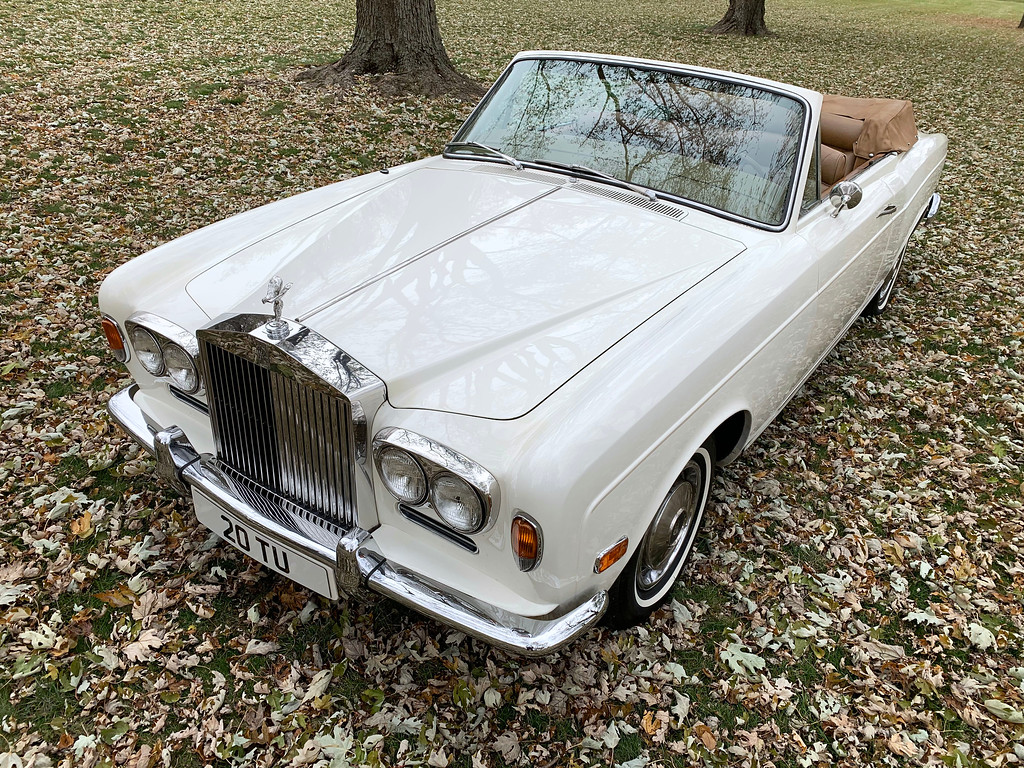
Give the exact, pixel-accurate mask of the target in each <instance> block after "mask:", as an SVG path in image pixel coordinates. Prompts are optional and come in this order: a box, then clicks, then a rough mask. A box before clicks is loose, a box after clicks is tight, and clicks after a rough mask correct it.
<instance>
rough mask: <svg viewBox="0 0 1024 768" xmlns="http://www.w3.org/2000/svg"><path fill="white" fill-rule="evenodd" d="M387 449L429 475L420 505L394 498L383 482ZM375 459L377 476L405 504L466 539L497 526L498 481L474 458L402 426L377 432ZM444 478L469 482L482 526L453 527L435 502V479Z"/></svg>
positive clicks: (374, 447) (374, 442)
mask: <svg viewBox="0 0 1024 768" xmlns="http://www.w3.org/2000/svg"><path fill="white" fill-rule="evenodd" d="M388 448H397V449H400V450H402V451H404V452H405V453H407V454H409V455H411V456H412V457H413V459H414V460H415V461H416V462H417V464H418V465H419V466H420V467H421V468H422V469H423V471H424V473H425V474H426V477H427V494H426V496H425V498H423V499H422V500H421V501H420V503H419V504H410V503H409V502H408V501H407V500H405V499H403V498H400V497H399V496H397V495H395V494H394V493H393V492H392V491H391V489H390V488H389V487H388V484H387V483H386V482H384V480H383V470H382V469H381V455H382V454H383V452H384V451H385V450H387V449H388ZM373 457H374V464H375V466H376V469H377V474H378V476H379V477H381V482H382V483H383V484H384V488H385V489H386V490H387V491H388V493H390V494H391V496H392V497H394V498H396V499H398V501H399V502H401V503H402V504H405V505H407V506H411V507H414V508H416V509H417V510H419V511H421V512H426V513H428V514H431V515H433V516H434V517H436V518H437V520H438V521H440V522H441V524H442V525H444V526H446V527H447V528H449V529H451V530H452V531H455V532H456V533H458V534H461V535H464V536H465V535H470V536H471V535H474V534H480V533H484V532H486V531H488V530H490V528H491V527H492V526H493V525H494V522H495V519H496V517H497V516H496V514H495V512H496V511H497V509H498V508H499V507H500V495H499V490H498V482H497V480H495V479H494V475H492V474H491V473H490V472H488V471H487V470H486V469H484V468H483V467H482V466H481V465H480V464H478V463H477V462H475V461H473V460H472V459H469V458H467V457H465V456H463V455H462V454H460V453H458V452H456V451H453V450H452V449H451V448H449V447H448V446H446V445H444V444H442V443H439V442H437V441H436V440H432V439H431V438H428V437H424V436H423V435H420V434H417V433H415V432H411V431H409V430H407V429H403V428H401V427H385V428H384V429H382V430H381V431H380V432H378V433H377V435H376V436H375V437H374V439H373ZM444 475H453V476H455V477H456V478H458V479H459V480H461V481H462V482H464V483H466V485H468V486H469V488H470V489H471V490H472V491H473V493H474V494H475V495H476V497H477V500H478V501H479V503H480V507H481V515H480V518H481V519H480V523H479V525H477V526H476V527H474V528H472V529H471V530H466V529H463V528H459V527H456V526H454V525H452V524H451V523H450V522H449V521H448V519H446V518H445V517H444V516H442V515H441V513H440V511H439V510H438V509H437V508H436V507H435V503H434V501H433V496H434V487H435V485H434V484H435V480H436V478H438V477H442V476H444Z"/></svg>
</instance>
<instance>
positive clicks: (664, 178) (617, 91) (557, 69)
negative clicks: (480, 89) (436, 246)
mask: <svg viewBox="0 0 1024 768" xmlns="http://www.w3.org/2000/svg"><path fill="white" fill-rule="evenodd" d="M516 66H517V67H525V68H529V69H530V70H532V71H528V72H525V73H524V74H523V76H521V77H518V78H510V79H509V80H508V81H507V82H506V84H505V85H504V86H503V87H502V89H501V90H500V91H499V92H498V94H496V96H495V98H494V99H493V100H492V102H491V103H490V104H489V105H488V107H487V109H486V110H485V112H484V113H483V114H482V115H481V116H480V118H479V119H478V120H477V121H476V124H475V125H474V127H473V129H472V130H471V131H470V134H471V138H472V139H474V140H478V141H483V142H485V143H490V144H493V145H495V146H499V147H501V148H502V149H503V150H505V151H506V152H508V153H510V154H512V155H514V156H515V157H519V158H521V159H525V160H533V159H548V160H553V161H557V162H567V163H578V164H582V165H588V166H591V167H593V168H596V169H598V170H602V171H604V172H606V173H610V174H612V175H613V176H616V177H617V178H620V179H623V180H625V181H631V182H635V183H638V184H644V185H646V186H650V187H653V188H655V189H659V190H662V191H664V192H668V193H671V194H674V195H678V196H680V197H684V198H687V199H690V200H694V201H696V202H700V203H704V204H706V205H710V206H713V207H716V208H720V209H722V210H726V211H729V212H732V213H736V214H739V215H742V216H746V217H749V218H752V219H755V220H757V221H762V222H765V223H771V224H776V223H779V222H781V220H782V218H783V217H784V215H785V209H786V204H787V202H788V198H789V190H790V187H791V185H792V183H793V178H794V171H795V166H796V162H797V150H798V146H799V136H800V132H801V127H802V125H803V108H802V106H801V105H800V104H799V103H798V102H796V101H795V100H794V99H792V98H789V97H787V96H782V95H779V94H775V93H771V92H768V91H764V90H760V89H756V88H752V87H750V86H745V85H740V84H737V83H728V82H723V81H719V80H714V79H711V78H702V77H695V76H683V75H678V74H672V73H668V72H660V71H656V70H644V69H635V68H631V67H626V66H619V65H610V64H599V63H593V62H582V61H560V60H551V59H548V60H540V61H524V62H521V63H520V64H518V65H516ZM506 90H507V91H508V92H507V93H503V91H506Z"/></svg>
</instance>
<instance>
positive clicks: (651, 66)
mask: <svg viewBox="0 0 1024 768" xmlns="http://www.w3.org/2000/svg"><path fill="white" fill-rule="evenodd" d="M523 61H584V62H589V63H593V64H613V65H616V66H621V67H630V68H633V69H637V70H643V71H649V72H666V73H669V74H673V75H685V76H688V77H697V78H703V79H705V80H717V81H718V82H722V83H732V84H735V85H742V86H745V87H747V88H753V89H757V90H762V91H765V92H767V93H773V94H775V95H777V96H783V97H786V98H789V99H792V100H793V101H795V102H797V103H798V104H799V105H800V106H802V107H803V110H804V126H803V135H802V136H800V137H799V145H798V147H797V161H796V163H794V168H793V175H792V177H791V178H790V181H789V199H788V201H787V204H786V214H785V216H783V218H782V222H781V223H779V224H766V223H764V222H762V221H757V220H756V219H751V218H748V217H746V216H741V215H739V214H736V213H730V212H729V211H725V210H722V209H721V208H715V207H714V206H712V205H707V204H705V203H700V202H697V201H696V200H690V199H689V198H686V197H680V196H679V195H674V194H672V193H671V192H664V191H662V190H660V189H657V188H655V187H647V189H650V190H652V191H653V192H654V193H655V194H656V195H657V196H658V198H659V199H662V200H667V201H669V202H673V203H678V204H679V205H684V206H687V207H689V208H695V209H696V210H699V211H704V212H705V213H710V214H712V215H714V216H719V217H721V218H723V219H728V220H729V221H736V222H739V223H740V224H746V225H748V226H751V227H756V228H757V229H762V230H765V231H767V232H784V231H785V230H787V229H788V228H789V226H790V224H792V223H793V217H794V211H796V210H798V209H799V206H798V205H797V198H798V197H799V196H800V195H801V194H802V192H803V190H802V189H800V190H798V189H797V187H799V186H800V185H799V184H798V183H797V179H798V178H802V177H801V174H800V171H801V170H802V169H803V167H804V162H805V161H806V154H807V147H808V142H809V136H810V130H811V119H812V109H811V105H810V103H809V102H808V101H807V99H805V98H804V97H803V96H802V95H800V94H799V93H794V92H792V91H787V90H784V89H782V88H777V87H774V86H772V85H768V84H765V83H763V82H760V81H758V80H757V79H748V78H745V77H743V76H742V75H735V76H729V75H728V74H725V73H720V72H711V71H708V70H703V69H700V68H689V67H685V66H682V65H672V64H668V63H664V64H662V63H656V62H651V61H645V60H642V59H630V58H627V57H616V56H599V55H593V54H583V53H581V54H572V53H567V52H562V51H558V52H552V53H550V54H546V53H543V52H536V51H530V52H529V53H524V54H520V55H518V56H516V57H515V58H514V59H512V61H511V63H509V65H508V66H507V67H505V69H504V71H503V72H502V73H501V75H500V76H499V77H498V79H497V80H495V81H494V85H492V86H491V87H490V88H488V89H487V93H485V94H484V96H483V98H482V99H480V103H479V104H477V105H476V107H474V108H473V111H472V112H471V113H470V114H469V117H467V118H466V120H465V122H463V124H462V125H461V126H459V130H457V131H456V132H455V135H454V136H453V137H452V139H451V141H450V142H449V143H454V142H458V141H464V140H465V137H464V136H463V134H464V133H465V132H466V131H468V130H469V126H470V125H471V124H472V123H474V122H475V121H476V118H477V116H478V115H479V114H480V112H482V111H483V110H484V108H485V107H486V106H487V104H488V103H489V102H490V100H491V97H492V96H493V95H494V94H495V92H497V90H498V88H500V87H501V85H502V84H503V83H504V82H505V80H506V79H507V78H508V76H509V74H510V73H511V71H512V68H513V67H514V66H515V65H516V64H519V63H520V62H523ZM442 156H443V157H446V158H448V159H453V160H466V159H469V158H470V157H472V159H473V160H478V161H482V162H490V163H495V162H497V163H502V164H504V161H503V160H502V159H501V158H498V157H488V156H487V155H484V154H482V153H481V154H479V155H472V156H470V155H467V154H465V153H458V152H448V151H447V150H446V151H444V152H443V153H442ZM516 159H517V160H519V162H521V163H522V164H523V167H525V168H533V169H536V170H546V171H548V172H551V173H559V172H562V173H568V172H567V171H559V170H556V169H552V168H551V167H549V166H544V165H541V164H539V163H533V162H531V161H529V160H523V159H522V158H516ZM579 176H580V177H581V178H586V179H588V180H594V181H599V182H604V183H607V184H614V182H611V181H607V180H603V179H601V178H599V177H597V176H590V175H589V174H579ZM617 181H619V182H620V183H621V184H622V185H623V186H625V185H627V184H629V185H635V186H644V185H642V184H636V182H627V181H624V180H622V179H618V180H617Z"/></svg>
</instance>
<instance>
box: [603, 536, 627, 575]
mask: <svg viewBox="0 0 1024 768" xmlns="http://www.w3.org/2000/svg"><path fill="white" fill-rule="evenodd" d="M628 549H629V539H627V538H626V537H625V536H623V537H622V538H621V539H619V540H618V541H616V542H615V543H614V544H612V545H611V546H610V547H609V548H608V549H606V550H605V551H604V552H602V553H601V554H600V555H598V556H597V560H595V561H594V573H604V572H605V571H607V570H608V569H609V568H611V567H612V566H613V565H615V564H616V563H617V562H619V560H621V559H622V556H623V555H624V554H626V550H628Z"/></svg>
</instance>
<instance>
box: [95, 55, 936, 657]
mask: <svg viewBox="0 0 1024 768" xmlns="http://www.w3.org/2000/svg"><path fill="white" fill-rule="evenodd" d="M945 154H946V138H945V137H944V136H942V135H939V134H923V133H918V132H917V130H916V128H915V126H914V116H913V110H912V107H911V105H910V103H909V102H906V101H893V100H887V99H852V98H843V97H832V96H822V95H821V94H819V93H814V92H812V91H809V90H805V89H803V88H798V87H794V86H790V85H784V84H781V83H775V82H770V81H767V80H761V79H758V78H754V77H748V76H745V75H736V74H730V73H727V72H718V71H711V70H706V69H697V68H694V67H686V66H681V65H677V64H669V63H665V62H657V61H642V60H637V59H630V58H621V57H612V56H599V55H591V54H580V53H565V52H550V51H547V52H544V51H542V52H527V53H522V54H520V55H519V56H517V57H516V58H515V60H514V61H513V62H512V63H511V64H510V65H509V67H508V69H506V70H505V72H504V73H503V74H502V76H501V78H500V79H499V80H498V82H497V83H496V84H495V85H494V87H492V88H491V90H490V91H489V92H488V94H487V96H486V97H485V98H484V99H483V101H482V102H481V104H480V105H479V106H478V107H477V108H476V110H475V111H474V112H473V114H472V115H471V116H470V118H469V120H467V121H466V124H465V125H464V126H463V127H462V128H461V129H460V130H459V132H458V134H457V135H456V136H455V138H454V140H453V141H452V142H451V143H450V144H448V145H447V146H446V147H445V150H444V153H443V155H441V156H439V157H432V158H429V159H426V160H420V161H417V162H414V163H410V164H408V165H403V166H399V167H396V168H388V169H384V170H382V171H380V172H379V173H371V174H368V175H365V176H361V177H359V178H356V179H351V180H348V181H343V182H340V183H337V184H333V185H331V186H327V187H324V188H322V189H318V190H315V191H312V192H308V193H305V194H301V195H296V196H295V197H291V198H289V199H287V200H282V201H280V202H276V203H273V204H271V205H267V206H265V207H262V208H259V209H256V210H253V211H249V212H247V213H243V214H241V215H238V216H234V217H232V218H230V219H227V220H226V221H222V222H219V223H217V224H213V225H212V226H209V227H206V228H205V229H202V230H200V231H198V232H194V233H192V234H189V235H187V236H185V237H182V238H180V239H178V240H175V241H173V242H170V243H167V244H165V245H162V246H160V247H159V248H157V249H155V250H154V251H152V252H150V253H147V254H145V255H144V256H141V257H139V258H137V259H134V260H133V261H131V262H129V263H127V264H125V265H123V266H121V267H120V268H118V269H117V270H115V271H114V272H113V273H112V274H111V275H110V277H108V278H107V280H106V281H105V282H104V284H103V287H102V289H101V291H100V306H101V309H102V312H103V325H104V330H105V333H106V335H107V338H108V340H109V342H110V345H111V347H112V349H113V352H114V355H115V357H117V359H118V360H120V361H121V362H123V363H126V364H127V366H128V369H129V370H130V372H131V374H132V376H133V377H134V379H135V383H134V384H133V385H132V386H130V387H129V388H127V389H125V390H124V391H122V392H120V393H119V394H117V395H116V396H114V397H113V398H111V400H110V412H111V415H112V417H113V418H114V420H116V421H117V422H118V423H119V424H120V425H121V426H122V427H123V428H124V429H125V430H127V432H128V433H129V434H130V435H131V436H132V437H134V438H135V439H136V440H137V441H138V442H140V443H141V444H142V445H143V447H145V448H146V449H147V450H148V451H150V452H151V453H153V455H154V456H155V458H156V466H157V470H158V473H159V475H160V476H161V477H163V478H164V479H166V480H167V481H169V482H170V483H172V484H173V485H175V486H176V487H177V488H179V489H180V490H182V491H183V492H187V493H189V494H191V497H192V499H193V501H194V503H195V510H196V516H197V518H198V520H199V522H200V523H202V524H203V525H205V526H207V527H209V528H211V529H213V530H214V531H216V532H217V534H218V535H220V536H221V537H222V538H223V539H224V540H225V541H227V542H229V543H231V544H232V545H233V546H235V547H237V548H239V549H240V550H242V551H243V552H245V553H246V554H248V555H249V556H250V557H252V558H255V559H256V560H258V561H259V562H261V563H262V564H264V565H265V566H266V567H267V568H269V569H272V570H274V571H276V572H277V573H279V574H282V575H283V576H286V577H288V578H290V579H293V580H295V581H296V582H299V583H300V584H303V585H304V586H306V587H308V588H309V589H311V590H314V591H316V592H319V593H320V594H322V595H325V596H327V597H329V598H348V599H358V596H359V595H363V594H365V590H366V589H367V588H368V589H369V590H373V591H376V592H379V593H381V594H384V595H387V596H389V597H391V598H393V599H395V600H397V601H399V602H401V603H404V604H405V605H407V606H410V607H411V608H413V609H415V610H417V611H420V612H422V613H423V614H426V615H428V616H431V617H434V618H435V619H437V620H439V621H441V622H443V623H445V624H448V625H450V626H452V627H456V628H458V629H460V630H462V631H463V632H465V633H468V634H470V635H473V636H476V637H479V638H483V639H485V640H487V641H489V642H491V643H493V644H495V645H497V646H500V647H502V648H505V649H508V650H511V651H514V652H519V653H524V654H543V653H547V652H550V651H553V650H554V649H556V648H558V647H560V646H562V645H563V644H565V643H567V642H569V641H570V640H572V639H573V638H575V637H577V636H579V635H580V634H581V633H583V632H585V631H586V630H587V629H588V628H589V627H591V626H592V625H594V624H595V623H596V622H598V621H599V620H601V619H602V617H605V619H606V620H607V621H608V622H609V623H611V624H612V625H613V626H624V625H629V624H631V623H635V622H638V621H642V620H644V619H645V618H646V617H647V615H648V614H649V613H650V612H651V611H652V610H654V608H655V607H656V606H657V605H658V603H659V601H661V600H662V599H663V598H665V597H666V596H667V595H668V594H669V592H670V590H671V589H672V585H673V582H674V581H675V580H676V578H677V576H678V575H679V573H680V570H681V569H682V567H683V565H684V563H685V562H686V560H687V557H688V556H689V554H690V551H691V548H692V547H693V544H694V539H695V537H696V536H697V535H698V532H699V528H700V523H701V519H702V516H703V514H704V509H705V506H706V504H707V500H708V489H709V486H710V484H711V477H712V473H713V471H714V468H715V465H716V464H724V463H726V462H729V461H732V460H733V459H734V458H736V456H737V455H738V454H739V453H740V452H741V451H742V450H743V449H744V448H745V447H746V446H747V445H749V444H750V443H751V442H752V441H753V440H754V439H755V438H756V437H757V435H758V434H759V433H760V432H761V431H762V430H763V429H764V428H765V426H766V425H767V424H768V423H769V422H770V421H771V420H772V418H773V417H774V416H775V414H776V413H778V412H779V410H780V409H781V408H782V407H783V406H784V405H785V403H786V402H787V400H789V398H790V397H791V396H792V395H793V394H794V392H796V391H797V389H798V388H799V387H800V386H801V384H802V383H803V382H804V380H805V379H807V377H808V376H809V375H810V374H811V372H812V371H813V370H814V368H815V366H817V365H818V363H819V362H820V361H821V360H822V359H823V358H824V357H825V356H826V355H827V354H828V352H829V350H831V348H832V347H833V345H834V344H836V342H837V341H838V340H839V339H840V337H842V335H843V333H844V332H845V331H846V330H847V329H848V328H849V327H850V325H851V324H852V323H853V322H854V321H855V320H856V319H857V318H858V317H859V316H861V315H873V314H877V313H878V312H881V311H882V310H883V309H885V307H886V305H887V304H888V303H889V301H890V298H891V296H892V293H893V285H894V283H895V282H896V278H897V275H898V274H899V270H900V265H901V263H902V261H903V254H904V252H905V250H906V248H907V242H908V240H909V239H910V236H911V233H912V232H913V230H914V228H915V226H916V225H917V224H918V223H919V222H920V221H922V220H923V219H924V218H927V217H930V216H932V215H933V214H934V213H935V212H936V210H937V208H938V196H937V195H935V194H934V192H935V187H936V184H937V182H938V179H939V174H940V171H941V169H942V165H943V162H944V158H945Z"/></svg>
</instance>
